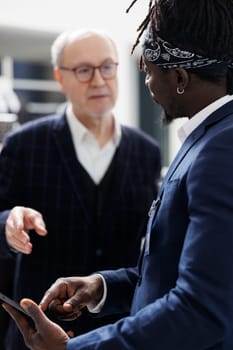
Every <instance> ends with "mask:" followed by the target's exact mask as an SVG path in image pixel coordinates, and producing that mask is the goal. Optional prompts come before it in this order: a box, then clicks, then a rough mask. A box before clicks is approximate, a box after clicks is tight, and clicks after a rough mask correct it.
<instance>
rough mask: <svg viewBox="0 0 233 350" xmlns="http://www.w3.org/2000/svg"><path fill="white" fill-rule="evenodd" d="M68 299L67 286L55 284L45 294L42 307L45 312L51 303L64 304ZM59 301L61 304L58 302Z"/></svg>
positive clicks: (60, 283)
mask: <svg viewBox="0 0 233 350" xmlns="http://www.w3.org/2000/svg"><path fill="white" fill-rule="evenodd" d="M66 299H67V284H66V283H62V282H55V283H54V284H53V285H52V286H51V287H50V288H49V289H48V290H47V291H46V292H45V294H44V296H43V298H42V300H41V302H40V304H39V305H40V307H41V309H42V310H43V311H45V310H46V309H47V308H48V307H49V306H50V304H51V303H54V302H55V301H56V303H57V304H62V305H63V303H64V301H65V300H66ZM58 301H59V302H58Z"/></svg>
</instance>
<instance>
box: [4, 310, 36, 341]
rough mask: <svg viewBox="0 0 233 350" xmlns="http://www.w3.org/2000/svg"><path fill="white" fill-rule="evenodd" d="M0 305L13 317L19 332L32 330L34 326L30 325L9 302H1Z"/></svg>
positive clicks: (23, 332)
mask: <svg viewBox="0 0 233 350" xmlns="http://www.w3.org/2000/svg"><path fill="white" fill-rule="evenodd" d="M2 307H3V308H4V309H5V310H6V312H8V314H9V315H10V316H11V317H12V318H13V319H14V321H15V322H16V324H17V326H18V328H19V330H20V332H21V333H22V334H23V335H24V334H25V333H30V332H34V328H33V327H32V326H31V325H30V323H29V321H28V320H27V318H26V317H25V316H24V315H23V314H22V313H21V312H20V311H18V310H16V309H15V308H14V307H12V306H10V305H9V304H5V303H4V304H2Z"/></svg>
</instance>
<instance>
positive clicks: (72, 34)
mask: <svg viewBox="0 0 233 350" xmlns="http://www.w3.org/2000/svg"><path fill="white" fill-rule="evenodd" d="M88 33H92V34H97V35H100V36H102V37H105V38H106V39H108V40H110V41H111V43H112V45H113V46H114V49H115V51H116V55H118V54H117V48H116V44H115V43H114V41H113V39H112V38H111V37H110V36H109V35H108V34H107V33H106V32H105V31H104V30H101V29H87V28H85V29H81V30H72V31H65V32H62V33H61V34H59V35H58V37H57V38H56V39H55V40H54V42H53V44H52V46H51V62H52V65H53V67H54V68H57V67H59V65H60V64H61V61H62V55H63V50H64V48H65V46H66V44H68V43H70V42H72V41H74V40H75V39H77V38H79V37H82V36H83V35H85V34H88Z"/></svg>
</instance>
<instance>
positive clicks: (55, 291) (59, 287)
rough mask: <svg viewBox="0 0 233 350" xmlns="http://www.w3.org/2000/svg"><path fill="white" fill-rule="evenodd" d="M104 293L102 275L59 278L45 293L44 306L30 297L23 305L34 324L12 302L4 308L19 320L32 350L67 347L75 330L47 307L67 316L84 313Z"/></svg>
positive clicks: (4, 305)
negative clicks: (62, 323)
mask: <svg viewBox="0 0 233 350" xmlns="http://www.w3.org/2000/svg"><path fill="white" fill-rule="evenodd" d="M102 296H103V281H102V278H101V277H100V276H98V275H91V276H88V277H69V278H59V279H58V280H57V281H56V282H55V283H54V284H53V285H52V286H51V287H50V288H49V290H48V291H47V292H46V293H45V295H44V297H43V299H42V301H41V304H40V306H38V305H37V304H36V303H35V302H34V301H32V300H30V299H23V300H21V302H20V305H21V306H22V308H23V309H25V311H26V313H27V315H29V316H30V317H31V318H32V320H33V322H34V325H32V324H31V322H29V321H28V319H27V316H25V315H24V314H23V313H21V312H20V311H18V310H16V309H15V308H13V307H11V306H10V305H8V304H5V303H4V304H3V307H4V309H5V310H6V311H7V312H8V313H9V315H10V316H11V317H12V318H13V319H14V320H15V322H16V324H17V326H18V328H19V330H20V332H21V333H22V335H23V338H24V342H25V344H26V346H27V347H28V348H29V349H31V350H51V349H56V350H65V349H66V345H67V342H68V340H69V339H70V337H71V336H72V332H68V334H67V333H66V332H65V331H64V330H63V329H62V328H61V327H60V326H58V325H57V324H56V323H54V322H52V321H50V320H49V319H48V317H47V316H46V315H45V314H44V312H43V311H45V310H46V309H47V308H49V309H51V310H52V311H53V312H55V313H56V314H57V315H58V316H59V317H60V318H62V319H64V320H73V319H75V318H77V317H78V316H80V314H81V309H82V308H83V307H84V306H87V305H97V304H98V303H99V301H100V300H101V298H102Z"/></svg>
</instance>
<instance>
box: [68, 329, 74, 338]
mask: <svg viewBox="0 0 233 350" xmlns="http://www.w3.org/2000/svg"><path fill="white" fill-rule="evenodd" d="M67 334H68V336H69V337H70V338H73V337H74V332H73V331H71V330H70V331H67Z"/></svg>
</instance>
